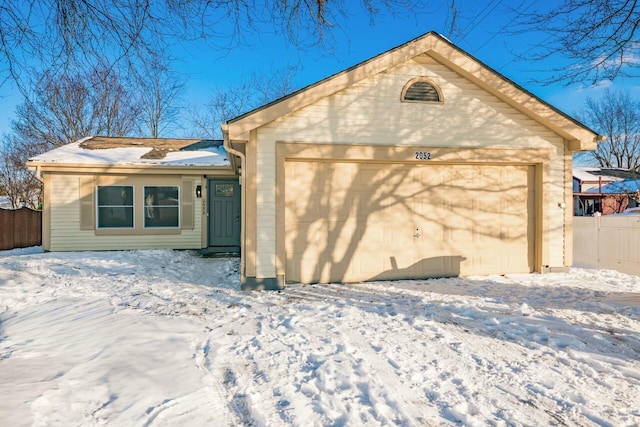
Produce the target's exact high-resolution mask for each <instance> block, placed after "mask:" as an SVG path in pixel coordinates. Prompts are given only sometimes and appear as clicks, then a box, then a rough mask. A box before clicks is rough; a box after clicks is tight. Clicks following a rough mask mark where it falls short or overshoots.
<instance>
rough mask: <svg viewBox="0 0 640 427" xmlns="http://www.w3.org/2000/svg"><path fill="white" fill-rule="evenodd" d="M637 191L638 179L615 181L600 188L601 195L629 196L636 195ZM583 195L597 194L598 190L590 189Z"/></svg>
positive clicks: (638, 186)
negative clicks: (630, 194)
mask: <svg viewBox="0 0 640 427" xmlns="http://www.w3.org/2000/svg"><path fill="white" fill-rule="evenodd" d="M638 191H640V178H639V179H625V180H621V181H615V182H611V183H609V184H607V185H603V186H602V193H603V194H629V193H637V192H638ZM585 193H596V194H597V193H600V191H598V188H590V189H588V190H587V191H585Z"/></svg>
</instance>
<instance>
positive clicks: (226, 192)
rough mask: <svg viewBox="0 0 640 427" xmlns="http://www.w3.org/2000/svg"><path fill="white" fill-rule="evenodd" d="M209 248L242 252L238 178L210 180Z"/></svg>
mask: <svg viewBox="0 0 640 427" xmlns="http://www.w3.org/2000/svg"><path fill="white" fill-rule="evenodd" d="M208 188H209V194H208V196H209V247H211V248H217V249H220V250H221V251H234V252H237V251H239V250H240V184H239V181H238V178H232V179H229V178H226V179H225V178H214V179H209V185H208Z"/></svg>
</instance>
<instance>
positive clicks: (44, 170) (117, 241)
mask: <svg viewBox="0 0 640 427" xmlns="http://www.w3.org/2000/svg"><path fill="white" fill-rule="evenodd" d="M28 165H29V166H30V167H31V168H32V169H36V170H37V173H38V176H40V177H41V179H42V180H43V182H44V203H43V221H42V222H43V224H42V245H43V249H44V250H46V251H69V250H109V249H150V248H170V249H201V248H211V250H217V251H224V252H239V251H240V188H239V186H240V182H239V179H238V175H237V166H236V164H235V158H234V157H229V156H227V153H226V151H225V150H224V147H222V141H211V140H198V139H153V138H146V139H145V138H108V137H99V136H96V137H88V138H85V139H83V140H81V141H78V142H74V143H72V144H67V145H64V146H62V147H60V148H56V149H54V150H51V151H49V152H47V153H44V154H41V155H39V156H36V157H34V158H32V159H30V160H29V163H28ZM213 218H216V221H215V223H214V222H213Z"/></svg>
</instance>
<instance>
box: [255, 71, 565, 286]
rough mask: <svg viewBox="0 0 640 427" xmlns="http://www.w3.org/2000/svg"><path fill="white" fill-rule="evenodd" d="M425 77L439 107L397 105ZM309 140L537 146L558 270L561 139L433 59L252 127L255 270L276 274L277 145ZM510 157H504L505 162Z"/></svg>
mask: <svg viewBox="0 0 640 427" xmlns="http://www.w3.org/2000/svg"><path fill="white" fill-rule="evenodd" d="M417 76H422V77H426V78H428V79H429V80H430V81H432V82H433V83H434V84H436V85H438V86H439V88H440V90H441V91H442V93H443V97H444V100H445V102H444V103H443V104H421V103H402V102H401V101H400V95H401V91H402V88H403V87H404V86H405V84H406V83H407V82H408V81H409V80H411V79H413V78H415V77H417ZM279 141H283V142H310V143H328V144H352V145H353V144H355V145H363V146H365V145H380V146H395V145H410V146H423V147H468V148H470V149H472V148H481V147H493V148H506V147H510V148H513V147H522V148H542V149H550V150H552V152H553V154H552V156H551V160H550V161H549V164H548V165H546V166H545V167H548V168H549V174H548V175H547V180H546V181H545V182H543V183H542V186H543V188H542V196H541V197H542V200H543V203H542V210H543V212H544V215H543V219H542V223H543V226H542V229H543V232H544V233H545V234H544V236H543V242H542V244H543V248H544V249H543V252H542V254H541V257H542V259H541V264H542V265H543V266H545V265H549V266H551V267H563V266H564V265H565V263H564V262H565V261H564V253H563V250H564V245H563V241H564V215H565V213H564V209H563V208H562V207H561V203H562V202H564V201H565V188H564V175H565V171H564V168H565V164H564V160H563V156H564V140H563V139H562V138H561V137H560V136H558V135H557V134H555V133H553V132H551V131H550V130H548V129H547V128H546V127H544V126H542V125H541V124H539V123H538V122H536V121H534V120H532V119H531V118H529V117H527V116H525V115H524V114H522V113H520V112H519V111H517V110H516V109H515V108H513V107H511V106H509V105H508V104H506V103H504V102H502V101H501V100H499V99H498V98H496V97H495V96H493V95H491V94H489V93H488V92H486V91H485V90H483V89H481V88H480V87H478V86H477V85H475V84H473V83H471V82H469V81H468V80H466V79H465V78H463V77H462V76H460V75H458V74H457V73H455V72H453V71H451V70H449V69H448V68H446V67H444V66H442V65H439V64H418V63H416V62H414V61H409V62H407V63H405V64H402V65H399V66H396V67H393V68H391V69H389V70H388V71H386V72H384V73H380V74H378V75H375V76H372V77H370V78H368V79H365V80H363V81H361V82H358V83H356V84H354V85H353V86H351V87H349V88H347V89H345V90H343V91H341V92H338V93H336V94H334V95H332V96H329V97H327V98H324V99H322V100H320V101H319V102H317V103H315V104H313V105H310V106H307V107H305V108H303V109H301V110H298V111H295V112H293V113H291V114H289V115H286V116H284V117H281V118H279V119H277V120H275V121H274V122H272V123H269V124H267V125H265V126H263V127H261V128H259V129H258V144H257V145H258V152H257V171H256V172H257V177H256V182H257V198H258V200H259V203H260V200H263V201H269V203H268V204H267V205H266V206H265V207H264V210H262V209H261V210H262V212H259V213H258V215H259V217H258V223H257V239H258V241H257V246H256V250H257V254H256V268H257V273H258V274H257V275H258V276H259V277H274V276H275V273H276V272H275V264H274V261H273V259H274V252H275V240H276V236H275V223H276V215H275V207H272V205H271V204H270V203H271V202H270V201H271V200H273V199H274V198H275V195H276V186H275V183H276V181H275V179H274V176H275V169H276V165H275V158H274V154H273V153H274V151H275V143H276V142H279ZM508 160H509V159H505V161H508Z"/></svg>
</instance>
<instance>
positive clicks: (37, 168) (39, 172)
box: [27, 161, 44, 184]
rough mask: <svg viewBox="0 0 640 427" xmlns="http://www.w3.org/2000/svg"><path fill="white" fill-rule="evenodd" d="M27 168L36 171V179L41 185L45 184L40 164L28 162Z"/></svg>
mask: <svg viewBox="0 0 640 427" xmlns="http://www.w3.org/2000/svg"><path fill="white" fill-rule="evenodd" d="M27 168H28V169H29V170H35V177H36V179H37V180H38V181H40V182H41V183H43V184H44V178H43V177H42V170H41V169H42V165H41V164H39V163H36V164H35V165H34V163H32V162H31V161H28V162H27Z"/></svg>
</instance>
